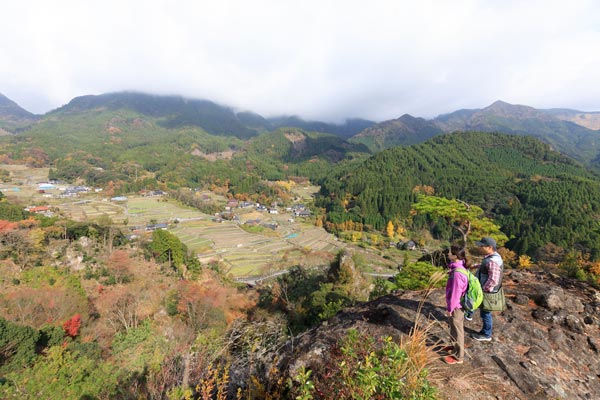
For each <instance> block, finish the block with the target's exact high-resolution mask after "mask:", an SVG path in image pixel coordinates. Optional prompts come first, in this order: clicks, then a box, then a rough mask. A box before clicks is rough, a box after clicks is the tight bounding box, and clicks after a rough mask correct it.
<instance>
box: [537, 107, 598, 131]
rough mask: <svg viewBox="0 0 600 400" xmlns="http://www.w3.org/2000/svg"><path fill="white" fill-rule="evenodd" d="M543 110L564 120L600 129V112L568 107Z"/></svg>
mask: <svg viewBox="0 0 600 400" xmlns="http://www.w3.org/2000/svg"><path fill="white" fill-rule="evenodd" d="M542 111H543V112H545V113H547V114H549V115H552V116H553V117H555V118H558V119H560V120H563V121H569V122H573V123H574V124H577V125H581V126H583V127H585V128H588V129H592V130H595V131H597V130H600V112H585V111H577V110H569V109H566V108H552V109H549V110H542Z"/></svg>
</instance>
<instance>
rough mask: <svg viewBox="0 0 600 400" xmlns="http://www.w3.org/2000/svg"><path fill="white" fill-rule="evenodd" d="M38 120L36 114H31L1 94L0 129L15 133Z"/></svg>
mask: <svg viewBox="0 0 600 400" xmlns="http://www.w3.org/2000/svg"><path fill="white" fill-rule="evenodd" d="M36 120H37V116H36V115H35V114H32V113H30V112H29V111H27V110H25V109H24V108H22V107H21V106H19V105H18V104H17V103H15V102H14V101H12V100H11V99H9V98H8V97H6V96H4V95H3V94H2V93H0V129H4V130H6V131H10V132H14V131H15V130H17V129H19V128H22V127H23V126H26V125H29V124H32V123H33V122H35V121H36Z"/></svg>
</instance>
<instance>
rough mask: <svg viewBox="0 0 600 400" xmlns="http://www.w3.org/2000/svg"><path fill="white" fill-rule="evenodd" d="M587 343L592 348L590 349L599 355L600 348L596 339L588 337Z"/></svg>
mask: <svg viewBox="0 0 600 400" xmlns="http://www.w3.org/2000/svg"><path fill="white" fill-rule="evenodd" d="M587 342H588V345H589V346H590V349H592V350H593V351H594V353H596V354H598V351H599V350H600V347H599V346H598V341H596V339H594V338H593V337H591V336H588V338H587Z"/></svg>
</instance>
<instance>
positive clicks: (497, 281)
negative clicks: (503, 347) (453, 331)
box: [471, 237, 504, 342]
mask: <svg viewBox="0 0 600 400" xmlns="http://www.w3.org/2000/svg"><path fill="white" fill-rule="evenodd" d="M475 244H476V245H477V246H479V248H480V249H481V251H482V252H483V254H484V257H483V260H482V261H481V265H480V266H479V269H478V270H477V272H476V273H475V276H477V278H478V279H479V282H481V288H482V289H483V292H484V296H485V293H496V292H497V291H498V290H500V287H501V286H502V274H503V266H504V262H503V261H502V257H501V256H500V254H498V252H497V251H496V250H497V246H496V241H495V240H494V239H493V238H491V237H484V238H482V239H481V240H479V241H477V242H475ZM481 321H482V322H483V326H482V327H481V331H479V332H477V333H473V334H472V335H471V337H472V338H473V339H475V340H479V341H484V342H489V341H491V340H492V325H493V324H492V312H491V311H488V310H484V308H483V307H481Z"/></svg>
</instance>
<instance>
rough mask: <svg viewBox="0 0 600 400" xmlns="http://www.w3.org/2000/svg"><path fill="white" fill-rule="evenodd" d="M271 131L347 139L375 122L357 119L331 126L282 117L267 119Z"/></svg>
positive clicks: (294, 117) (329, 124)
mask: <svg viewBox="0 0 600 400" xmlns="http://www.w3.org/2000/svg"><path fill="white" fill-rule="evenodd" d="M268 121H269V123H270V125H271V127H272V128H273V129H277V128H282V127H292V128H300V129H302V130H305V131H309V132H321V133H332V134H334V135H338V136H341V137H343V138H349V137H352V136H353V135H356V134H357V133H359V132H361V131H363V130H364V129H367V128H369V127H370V126H373V125H375V122H373V121H368V120H364V119H359V118H351V119H347V120H346V121H345V122H344V123H343V124H331V123H326V122H321V121H306V120H303V119H302V118H300V117H296V116H282V117H273V118H269V119H268Z"/></svg>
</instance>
